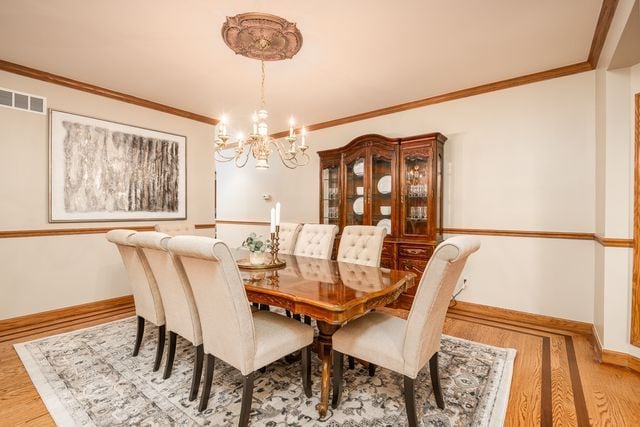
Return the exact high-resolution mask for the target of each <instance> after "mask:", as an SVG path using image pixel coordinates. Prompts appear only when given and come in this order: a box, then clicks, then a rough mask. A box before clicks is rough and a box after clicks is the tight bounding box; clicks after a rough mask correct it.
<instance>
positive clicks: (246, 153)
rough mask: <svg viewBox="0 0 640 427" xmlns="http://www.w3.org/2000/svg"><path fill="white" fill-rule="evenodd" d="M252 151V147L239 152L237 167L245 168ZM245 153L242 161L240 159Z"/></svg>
mask: <svg viewBox="0 0 640 427" xmlns="http://www.w3.org/2000/svg"><path fill="white" fill-rule="evenodd" d="M250 152H251V148H249V149H248V150H244V151H242V153H238V155H237V156H236V167H239V168H243V167H244V166H245V165H246V164H247V161H248V160H249V153H250ZM243 154H244V161H241V160H240V159H241V158H242V155H243Z"/></svg>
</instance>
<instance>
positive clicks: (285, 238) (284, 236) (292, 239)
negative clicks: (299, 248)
mask: <svg viewBox="0 0 640 427" xmlns="http://www.w3.org/2000/svg"><path fill="white" fill-rule="evenodd" d="M301 228H302V224H296V223H294V222H281V223H280V233H279V237H280V240H279V241H278V243H279V244H280V246H279V247H278V250H279V251H280V252H282V253H283V254H292V253H293V250H294V249H295V248H296V241H297V240H298V234H299V233H300V229H301Z"/></svg>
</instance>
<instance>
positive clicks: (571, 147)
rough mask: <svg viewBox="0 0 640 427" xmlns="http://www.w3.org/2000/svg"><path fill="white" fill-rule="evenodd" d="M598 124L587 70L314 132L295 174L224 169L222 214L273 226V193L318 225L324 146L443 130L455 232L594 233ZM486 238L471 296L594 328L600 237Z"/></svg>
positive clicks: (290, 214) (449, 220) (473, 268)
mask: <svg viewBox="0 0 640 427" xmlns="http://www.w3.org/2000/svg"><path fill="white" fill-rule="evenodd" d="M594 120H595V73H593V72H587V73H582V74H577V75H573V76H568V77H563V78H558V79H553V80H548V81H544V82H539V83H535V84H530V85H526V86H520V87H516V88H511V89H507V90H502V91H497V92H491V93H487V94H483V95H478V96H474V97H470V98H464V99H460V100H456V101H450V102H446V103H442V104H436V105H431V106H427V107H423V108H419V109H414V110H408V111H404V112H401V113H397V114H393V115H387V116H382V117H378V118H374V119H370V120H365V121H359V122H355V123H350V124H346V125H342V126H337V127H333V128H328V129H323V130H320V131H316V132H312V133H311V135H310V144H311V147H312V149H313V150H314V152H313V153H311V161H310V164H309V165H308V166H306V167H304V168H298V169H296V170H293V171H290V170H285V169H284V168H283V167H282V166H280V165H279V161H278V160H277V159H276V158H275V157H274V159H273V160H272V162H271V164H272V167H271V169H270V170H268V171H258V170H255V169H253V168H252V167H250V165H249V166H247V167H245V168H244V169H242V170H237V169H236V168H235V167H234V166H232V165H218V169H217V170H218V180H219V181H218V184H219V185H218V188H219V195H218V206H217V209H218V215H217V216H218V218H220V219H232V220H263V221H265V220H267V218H268V209H269V207H270V206H271V202H265V201H263V200H262V198H261V196H262V194H264V193H270V194H272V195H273V201H281V202H282V203H283V219H284V220H287V221H299V222H317V221H318V191H319V183H318V180H319V178H318V164H319V159H318V156H317V155H316V154H315V151H316V150H323V149H327V148H334V147H338V146H342V145H344V144H346V143H347V142H349V141H350V140H352V139H353V138H355V137H357V136H359V135H363V134H366V133H380V134H382V135H385V136H389V137H399V136H410V135H416V134H420V133H428V132H436V131H437V132H441V133H443V134H444V135H446V136H447V137H448V138H449V140H448V141H447V142H446V144H445V162H446V167H445V182H444V185H445V218H444V222H445V227H451V228H485V229H519V230H543V231H575V232H593V231H594V227H595V125H594ZM228 184H231V185H229V187H227V185H228ZM247 212H248V214H247ZM225 227H229V226H222V225H221V226H219V230H218V233H225ZM237 229H238V227H237V226H236V230H237ZM244 229H245V230H246V232H248V231H249V230H250V229H251V227H250V226H247V227H244ZM235 233H236V235H240V234H242V233H241V232H239V231H235ZM480 239H481V240H482V245H483V247H482V249H481V251H480V253H479V254H477V255H475V256H474V258H473V259H472V260H471V262H470V265H469V268H468V270H467V272H465V275H466V276H467V278H468V279H469V282H468V283H469V287H468V289H467V290H466V291H465V292H464V293H463V294H462V295H461V299H463V300H468V301H473V302H477V303H481V304H489V305H494V306H500V307H505V308H511V309H515V310H522V311H528V312H533V313H540V314H546V315H551V316H558V317H563V318H569V319H575V320H581V321H586V322H592V321H593V295H594V277H593V276H594V275H593V271H594V268H595V265H594V256H593V242H590V241H575V240H554V239H531V238H504V237H480Z"/></svg>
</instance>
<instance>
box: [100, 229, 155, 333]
mask: <svg viewBox="0 0 640 427" xmlns="http://www.w3.org/2000/svg"><path fill="white" fill-rule="evenodd" d="M135 234H136V232H135V231H134V230H122V229H120V230H111V231H109V232H108V233H107V235H106V237H107V240H108V241H110V242H111V243H114V244H115V245H116V246H117V248H118V252H120V256H121V257H122V262H123V264H124V268H125V270H126V271H127V276H128V278H129V284H130V285H131V290H132V293H133V301H134V303H135V306H136V314H137V315H138V316H141V317H143V318H144V319H145V320H148V321H149V322H151V323H153V324H155V325H157V326H162V325H164V321H165V318H164V306H163V304H162V298H161V297H160V291H159V290H158V284H157V283H156V279H155V277H154V275H153V273H152V271H151V268H150V267H149V263H148V262H147V259H146V257H145V256H144V254H143V253H142V252H141V251H140V250H139V249H138V248H136V246H135V245H134V244H133V243H132V242H131V237H132V236H134V235H135Z"/></svg>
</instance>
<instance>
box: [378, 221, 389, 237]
mask: <svg viewBox="0 0 640 427" xmlns="http://www.w3.org/2000/svg"><path fill="white" fill-rule="evenodd" d="M376 225H377V226H378V227H382V228H385V229H386V230H387V234H391V220H390V219H381V220H380V221H378V223H377V224H376Z"/></svg>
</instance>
